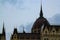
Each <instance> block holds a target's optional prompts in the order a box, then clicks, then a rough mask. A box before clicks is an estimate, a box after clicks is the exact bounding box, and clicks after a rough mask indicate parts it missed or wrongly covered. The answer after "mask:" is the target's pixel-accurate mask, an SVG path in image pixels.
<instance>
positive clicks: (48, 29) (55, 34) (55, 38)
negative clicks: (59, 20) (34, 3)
mask: <svg viewBox="0 0 60 40" xmlns="http://www.w3.org/2000/svg"><path fill="white" fill-rule="evenodd" d="M0 40H6V34H5V29H4V24H3V31H2V33H0ZM10 40H60V25H51V24H50V23H49V22H48V20H47V19H46V18H44V16H43V10H42V6H41V10H40V16H39V17H38V18H37V19H36V21H35V22H34V24H33V26H32V29H31V33H26V32H25V31H23V33H19V32H18V31H17V28H14V31H13V34H12V35H11V37H10Z"/></svg>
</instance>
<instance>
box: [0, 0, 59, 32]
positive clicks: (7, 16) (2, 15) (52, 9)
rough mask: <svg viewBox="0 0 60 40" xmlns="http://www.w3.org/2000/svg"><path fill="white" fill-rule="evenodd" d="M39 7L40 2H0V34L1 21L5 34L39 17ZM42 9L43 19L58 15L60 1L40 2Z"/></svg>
mask: <svg viewBox="0 0 60 40" xmlns="http://www.w3.org/2000/svg"><path fill="white" fill-rule="evenodd" d="M40 7H41V0H0V32H2V27H3V21H4V24H5V28H6V32H7V33H9V32H12V31H13V29H14V27H17V28H20V27H19V26H20V25H24V26H26V25H27V24H29V23H31V22H34V21H35V20H36V19H37V18H38V17H39V13H40ZM42 8H43V14H44V17H45V18H47V19H49V18H52V17H53V16H54V15H56V14H60V0H42ZM59 17H60V16H59ZM52 19H53V18H52Z"/></svg>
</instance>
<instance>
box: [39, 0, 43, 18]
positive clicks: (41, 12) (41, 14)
mask: <svg viewBox="0 0 60 40" xmlns="http://www.w3.org/2000/svg"><path fill="white" fill-rule="evenodd" d="M40 17H41V18H42V17H43V11H42V0H41V10H40Z"/></svg>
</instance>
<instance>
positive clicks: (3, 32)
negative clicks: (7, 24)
mask: <svg viewBox="0 0 60 40" xmlns="http://www.w3.org/2000/svg"><path fill="white" fill-rule="evenodd" d="M2 34H4V35H5V29H4V22H3V31H2Z"/></svg>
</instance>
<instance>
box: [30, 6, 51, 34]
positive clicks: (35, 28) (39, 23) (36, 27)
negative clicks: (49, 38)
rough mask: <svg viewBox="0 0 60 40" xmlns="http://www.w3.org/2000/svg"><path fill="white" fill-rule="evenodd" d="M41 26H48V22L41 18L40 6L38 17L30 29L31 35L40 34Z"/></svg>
mask: <svg viewBox="0 0 60 40" xmlns="http://www.w3.org/2000/svg"><path fill="white" fill-rule="evenodd" d="M43 24H44V26H46V25H50V24H49V22H48V21H47V19H46V18H44V17H43V12H42V6H41V11H40V17H39V18H38V19H37V20H36V21H35V23H34V24H33V27H32V30H31V31H32V33H40V31H41V26H42V25H43Z"/></svg>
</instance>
